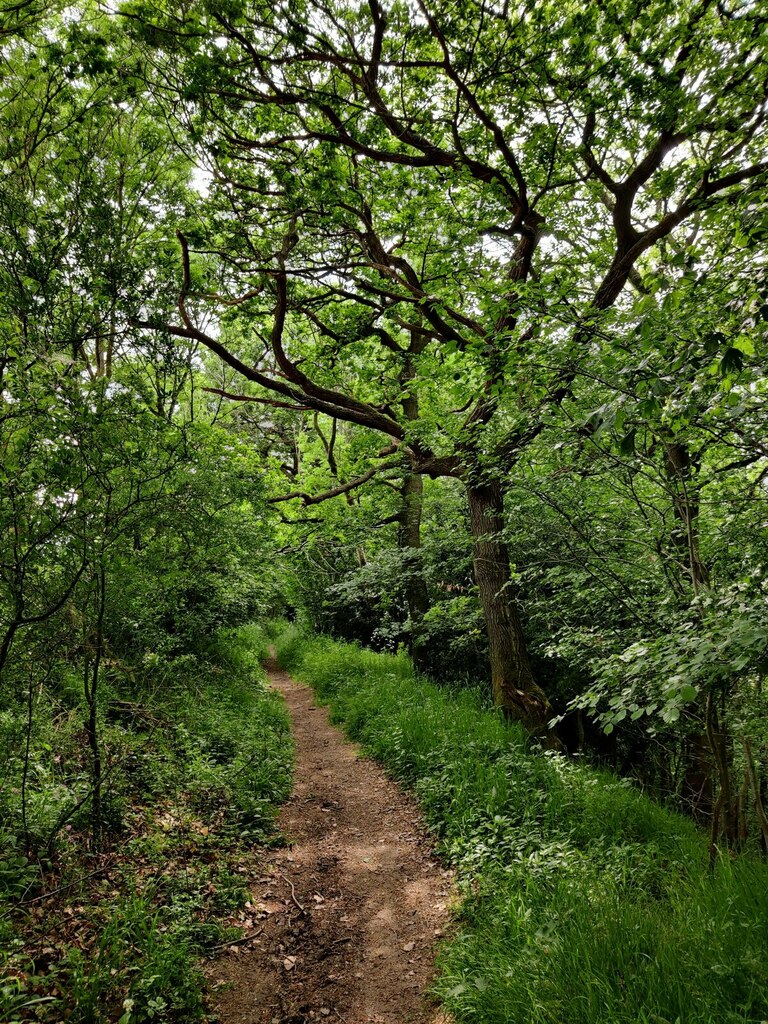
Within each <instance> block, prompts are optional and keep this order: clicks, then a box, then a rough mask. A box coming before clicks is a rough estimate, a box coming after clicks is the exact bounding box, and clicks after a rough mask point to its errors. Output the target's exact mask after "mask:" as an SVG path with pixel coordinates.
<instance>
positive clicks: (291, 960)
mask: <svg viewBox="0 0 768 1024" xmlns="http://www.w3.org/2000/svg"><path fill="white" fill-rule="evenodd" d="M295 966H296V957H295V956H287V957H286V958H285V960H283V967H284V968H285V969H286V971H292V970H293V968H294V967H295Z"/></svg>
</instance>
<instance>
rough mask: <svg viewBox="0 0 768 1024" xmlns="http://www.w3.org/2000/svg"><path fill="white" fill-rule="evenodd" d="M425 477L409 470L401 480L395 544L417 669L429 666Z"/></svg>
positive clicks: (412, 655) (412, 653)
mask: <svg viewBox="0 0 768 1024" xmlns="http://www.w3.org/2000/svg"><path fill="white" fill-rule="evenodd" d="M423 495H424V480H423V478H422V477H421V475H420V474H419V473H409V474H408V475H407V476H406V477H405V480H404V481H403V489H402V498H403V504H402V509H401V512H400V529H399V531H398V544H399V547H400V551H401V553H402V555H403V591H404V594H405V602H406V605H407V606H408V617H409V619H410V633H409V647H410V652H411V657H412V658H413V664H414V666H415V668H416V670H417V671H420V672H424V671H426V670H427V669H428V668H429V663H428V658H427V652H426V651H425V649H424V645H423V643H422V641H421V633H422V629H421V624H422V620H423V618H424V616H425V615H426V613H427V612H428V611H429V592H428V590H427V583H426V580H425V578H424V565H423V561H422V557H421V513H422V507H423Z"/></svg>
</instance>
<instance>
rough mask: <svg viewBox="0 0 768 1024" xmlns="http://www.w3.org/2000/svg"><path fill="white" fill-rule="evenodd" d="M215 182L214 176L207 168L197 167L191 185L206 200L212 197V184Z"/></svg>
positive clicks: (193, 172)
mask: <svg viewBox="0 0 768 1024" xmlns="http://www.w3.org/2000/svg"><path fill="white" fill-rule="evenodd" d="M212 181H213V174H211V172H210V171H209V170H207V169H206V168H205V167H200V166H199V165H197V166H196V167H195V169H194V170H193V171H192V177H191V179H190V185H191V186H192V188H193V189H194V190H195V192H197V194H198V195H199V196H202V197H203V198H205V197H206V196H208V195H210V191H211V182H212Z"/></svg>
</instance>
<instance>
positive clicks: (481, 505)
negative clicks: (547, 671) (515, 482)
mask: <svg viewBox="0 0 768 1024" xmlns="http://www.w3.org/2000/svg"><path fill="white" fill-rule="evenodd" d="M467 496H468V498H469V513H470V521H471V526H472V537H473V558H474V565H475V581H476V583H477V587H478V590H479V591H480V602H481V604H482V606H483V612H484V613H485V628H486V631H487V633H488V645H489V649H490V656H491V684H492V687H493V699H494V702H495V704H496V705H497V706H498V707H500V708H502V709H503V711H504V713H505V715H508V716H509V717H510V718H514V719H516V720H517V721H519V722H521V723H522V724H523V725H524V726H525V728H526V729H527V730H528V732H529V733H531V734H532V735H534V736H540V737H542V738H543V739H544V740H545V742H546V743H547V745H548V746H552V747H555V746H559V743H558V741H557V739H556V738H555V736H554V734H553V733H552V732H551V731H550V730H549V728H548V722H549V720H550V719H551V718H552V708H551V705H550V703H549V701H548V700H547V696H546V694H545V693H544V691H543V690H542V689H541V687H540V686H539V685H538V684H537V683H536V681H535V680H534V678H533V672H532V671H531V664H530V661H529V660H528V650H527V648H526V644H525V637H524V636H523V628H522V624H521V622H520V614H519V612H518V609H517V606H516V604H515V601H514V598H513V595H512V592H511V587H510V570H509V551H508V549H507V546H506V544H505V543H504V541H503V540H502V530H503V525H504V499H503V496H502V492H501V487H500V486H499V485H498V483H495V482H491V483H483V484H479V485H478V484H469V485H468V487H467Z"/></svg>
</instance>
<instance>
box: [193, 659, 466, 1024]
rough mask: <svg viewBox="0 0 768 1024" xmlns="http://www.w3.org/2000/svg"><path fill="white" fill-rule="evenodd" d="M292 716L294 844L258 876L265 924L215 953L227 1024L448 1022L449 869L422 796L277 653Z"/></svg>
mask: <svg viewBox="0 0 768 1024" xmlns="http://www.w3.org/2000/svg"><path fill="white" fill-rule="evenodd" d="M267 669H268V674H269V679H270V683H271V685H272V686H274V687H275V688H276V689H278V690H279V691H280V692H281V693H282V694H283V696H284V697H285V701H286V703H287V705H288V708H289V710H290V712H291V715H292V717H293V725H294V732H295V737H296V745H297V751H296V777H295V785H294V791H293V795H292V797H291V799H290V800H289V802H288V803H287V804H286V805H285V807H284V808H283V809H282V811H281V814H280V819H279V825H280V828H281V830H282V831H283V832H284V834H285V835H286V836H287V838H288V840H289V844H290V845H289V846H288V847H287V848H285V849H281V850H277V851H275V853H274V855H271V856H270V861H269V864H268V867H266V868H265V871H264V876H263V877H262V878H260V879H258V880H255V881H254V884H253V887H252V892H253V895H252V908H253V919H254V920H253V924H254V929H253V934H254V938H253V939H252V940H250V941H248V942H247V943H242V944H238V945H235V946H231V947H230V948H229V949H228V950H226V951H224V952H223V953H222V955H221V956H220V958H219V959H217V960H216V961H215V962H214V963H213V964H212V965H211V967H210V970H209V977H210V980H211V984H212V987H213V989H214V997H213V1006H214V1010H215V1011H216V1012H217V1013H218V1015H219V1019H220V1021H221V1024H307V1022H309V1021H323V1020H328V1021H338V1020H341V1021H344V1022H346V1024H447V1020H446V1018H445V1017H443V1016H442V1015H441V1014H440V1012H439V1011H438V1010H437V1009H436V1008H435V1006H434V1004H433V1003H431V1001H430V999H429V997H428V994H427V992H428V989H429V986H430V983H431V981H432V978H433V970H434V968H433V962H434V955H435V947H436V944H437V941H438V940H439V938H440V936H441V935H442V934H443V931H444V929H445V928H446V927H447V925H448V911H447V906H448V903H449V900H450V893H451V877H450V873H449V872H447V871H445V870H444V869H442V868H441V865H440V864H439V863H438V862H437V861H436V860H435V858H434V857H433V856H432V853H431V849H430V844H429V840H428V837H427V835H426V833H425V830H424V827H423V824H422V822H421V819H420V816H419V812H418V809H417V807H416V804H415V803H414V801H413V799H412V798H411V797H410V796H409V795H408V794H406V793H404V792H403V790H402V789H400V787H399V786H398V785H397V784H396V783H394V782H393V781H391V780H390V779H388V778H387V776H386V775H385V774H384V772H383V770H382V769H381V768H380V767H379V766H378V765H376V764H375V763H374V762H372V761H370V760H368V759H367V758H363V757H361V756H360V750H359V747H357V746H356V745H355V744H353V743H350V742H349V741H348V740H346V739H345V738H344V736H343V735H342V734H341V732H340V730H339V729H337V728H335V727H334V726H332V725H331V724H330V723H329V721H328V713H327V711H326V710H325V709H323V708H318V707H317V705H316V703H315V699H314V694H313V692H312V690H311V689H310V688H309V687H307V686H303V685H301V684H299V683H296V682H295V681H293V680H292V679H291V678H290V677H289V676H288V675H287V674H286V673H285V672H282V671H281V670H280V669H279V668H277V666H276V665H275V664H274V663H270V664H269V665H268V666H267Z"/></svg>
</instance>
